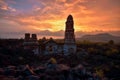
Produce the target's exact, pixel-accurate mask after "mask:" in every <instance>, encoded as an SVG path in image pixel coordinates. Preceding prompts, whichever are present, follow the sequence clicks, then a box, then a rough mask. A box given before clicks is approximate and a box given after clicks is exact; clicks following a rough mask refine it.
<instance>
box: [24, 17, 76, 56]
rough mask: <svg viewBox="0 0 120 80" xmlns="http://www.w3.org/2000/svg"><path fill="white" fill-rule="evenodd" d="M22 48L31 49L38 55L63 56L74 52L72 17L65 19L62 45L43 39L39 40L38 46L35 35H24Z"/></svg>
mask: <svg viewBox="0 0 120 80" xmlns="http://www.w3.org/2000/svg"><path fill="white" fill-rule="evenodd" d="M23 44H24V47H25V48H26V47H29V48H31V47H33V46H35V48H34V50H33V51H35V52H37V53H38V54H57V53H62V54H63V53H64V54H65V55H68V54H71V53H75V52H76V43H75V34H74V21H73V17H72V15H69V16H68V17H67V21H66V27H65V37H64V44H60V43H57V42H55V41H54V40H53V39H52V38H50V39H49V40H47V39H46V38H45V37H44V38H43V39H41V42H40V43H39V44H38V41H37V36H36V34H32V37H31V38H30V34H29V33H26V34H25V40H24V43H23ZM36 46H37V47H36Z"/></svg>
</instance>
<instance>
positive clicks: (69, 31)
mask: <svg viewBox="0 0 120 80" xmlns="http://www.w3.org/2000/svg"><path fill="white" fill-rule="evenodd" d="M64 40H65V43H64V53H65V54H69V53H75V52H76V43H75V34H74V21H73V17H72V15H69V16H68V17H67V21H66V28H65V38H64Z"/></svg>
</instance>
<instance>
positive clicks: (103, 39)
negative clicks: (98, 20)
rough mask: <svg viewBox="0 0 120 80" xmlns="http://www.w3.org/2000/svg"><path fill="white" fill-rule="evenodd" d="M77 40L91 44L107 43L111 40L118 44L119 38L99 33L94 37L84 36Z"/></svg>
mask: <svg viewBox="0 0 120 80" xmlns="http://www.w3.org/2000/svg"><path fill="white" fill-rule="evenodd" d="M78 40H80V41H83V40H89V41H93V42H108V41H110V40H113V41H114V42H116V43H118V42H120V37H119V36H113V35H111V34H108V33H100V34H96V35H84V36H82V37H81V38H78Z"/></svg>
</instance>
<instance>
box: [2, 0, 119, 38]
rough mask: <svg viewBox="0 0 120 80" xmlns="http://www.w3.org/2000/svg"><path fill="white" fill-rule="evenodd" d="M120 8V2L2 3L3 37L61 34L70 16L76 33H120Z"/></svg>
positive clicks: (4, 0) (27, 0)
mask: <svg viewBox="0 0 120 80" xmlns="http://www.w3.org/2000/svg"><path fill="white" fill-rule="evenodd" d="M119 4H120V0H0V24H1V25H0V33H2V34H6V33H11V32H13V33H14V32H20V33H22V32H24V33H25V32H31V33H38V32H41V31H43V32H44V31H46V30H48V31H52V32H57V31H60V30H64V29H65V22H66V18H67V16H68V15H69V14H71V15H73V18H74V27H75V31H76V32H77V31H78V32H79V31H82V32H94V31H120V26H119V25H120V22H119V21H120V15H119V13H120V5H119ZM2 34H1V35H0V36H2ZM77 35H79V34H77ZM56 36H57V35H56Z"/></svg>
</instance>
